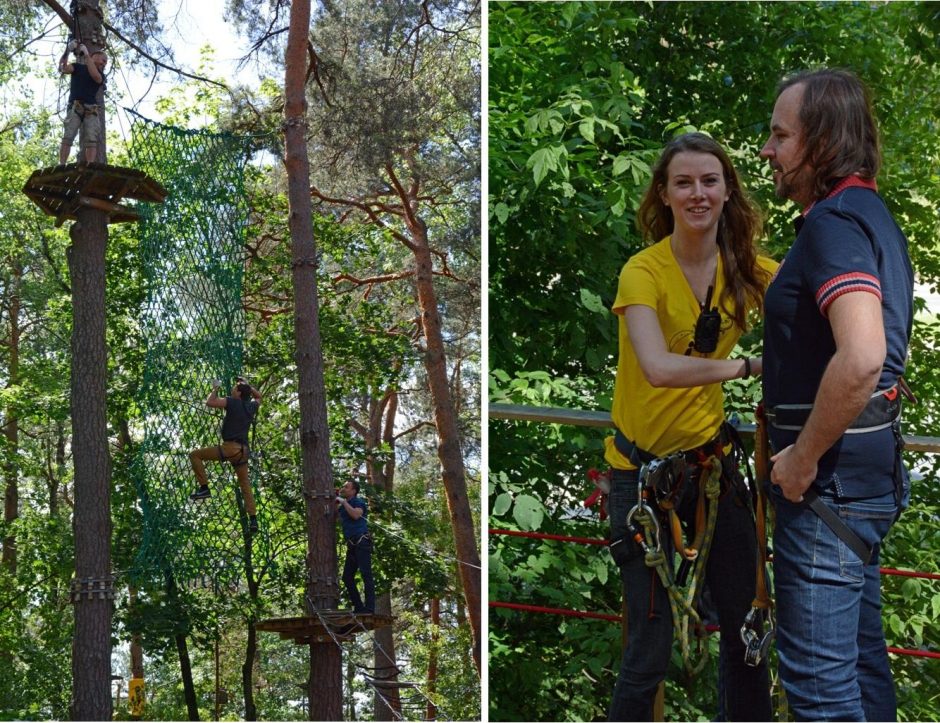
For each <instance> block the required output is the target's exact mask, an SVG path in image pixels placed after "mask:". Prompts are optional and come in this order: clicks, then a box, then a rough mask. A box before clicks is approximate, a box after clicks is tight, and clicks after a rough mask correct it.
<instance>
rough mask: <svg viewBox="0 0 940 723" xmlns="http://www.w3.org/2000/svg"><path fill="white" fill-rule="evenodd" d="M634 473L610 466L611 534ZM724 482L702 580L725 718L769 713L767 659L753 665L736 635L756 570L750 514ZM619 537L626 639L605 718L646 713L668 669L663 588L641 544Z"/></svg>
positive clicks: (626, 507)
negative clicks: (713, 614) (714, 630)
mask: <svg viewBox="0 0 940 723" xmlns="http://www.w3.org/2000/svg"><path fill="white" fill-rule="evenodd" d="M637 474H638V473H637V471H636V470H632V471H625V470H614V474H613V479H612V480H611V490H610V497H609V499H608V511H609V512H610V522H611V537H612V539H615V538H617V537H619V536H620V535H623V534H624V533H625V532H626V520H627V513H628V512H629V511H630V509H631V508H632V507H633V506H634V504H636V499H637V497H636V492H637V490H636V483H637ZM697 486H698V485H697V481H695V487H696V488H697ZM724 486H725V485H724V483H723V490H722V495H721V497H720V499H719V501H718V518H717V521H716V524H715V535H714V539H713V540H712V547H711V552H710V553H709V556H708V563H707V564H706V567H705V584H706V586H707V587H708V589H709V592H710V595H711V598H712V601H713V603H714V605H715V608H716V610H717V613H718V621H719V624H720V625H721V646H720V647H721V667H722V679H723V680H722V682H723V685H722V686H721V687H722V690H720V691H719V695H721V696H722V700H721V705H720V707H721V708H722V709H723V710H724V712H725V714H726V715H727V716H728V720H732V721H737V720H749V721H769V720H771V719H772V710H771V705H770V679H769V676H768V673H767V663H766V661H764V662H762V663H761V664H760V665H759V666H757V667H751V666H749V665H747V664H746V663H745V662H744V643H742V642H741V635H740V630H741V625H742V624H743V623H744V617H745V616H746V615H747V613H748V611H749V610H750V609H751V603H752V601H753V600H754V588H755V574H756V570H757V558H756V555H757V542H756V539H755V538H756V535H755V531H754V520H753V516H752V514H751V511H750V507H749V506H748V505H747V503H746V502H745V499H744V498H743V493H739V492H737V491H735V490H728V489H724ZM694 502H695V500H694V499H692V497H691V496H690V497H688V498H687V499H686V500H684V501H683V503H682V505H681V506H680V508H679V516H680V518H681V519H682V520H683V522H692V521H693V520H694V514H695V505H694ZM623 544H624V545H625V546H627V550H626V552H627V554H626V560H625V561H624V563H623V564H622V565H621V567H620V576H621V579H622V581H623V595H624V599H625V601H626V605H627V645H626V647H625V648H624V650H623V655H622V657H621V661H620V674H619V675H618V676H617V683H616V685H615V686H614V694H613V699H612V700H611V704H610V712H609V716H608V719H609V720H611V721H650V720H653V699H654V697H655V695H656V688H657V686H658V685H659V683H660V681H662V680H663V679H664V678H665V677H666V668H667V665H668V663H669V658H670V652H671V650H672V638H673V620H672V613H671V611H670V608H669V599H668V596H667V594H666V590H665V589H664V588H663V585H662V582H661V581H660V579H659V575H658V574H657V573H656V571H655V570H654V569H652V568H649V567H647V566H646V563H645V562H644V554H643V550H642V548H640V546H639V545H637V544H636V543H635V542H634V541H633V540H632V539H629V537H628V540H627V541H625V542H624V543H623ZM662 545H663V550H664V551H666V552H667V553H668V554H670V556H671V553H672V551H673V544H672V539H671V535H669V534H668V527H665V528H664V534H663V535H662Z"/></svg>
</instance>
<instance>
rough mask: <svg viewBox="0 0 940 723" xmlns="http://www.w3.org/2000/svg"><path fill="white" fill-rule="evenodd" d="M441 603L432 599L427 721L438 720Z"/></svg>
mask: <svg viewBox="0 0 940 723" xmlns="http://www.w3.org/2000/svg"><path fill="white" fill-rule="evenodd" d="M440 625H441V601H440V599H439V598H432V599H431V652H430V655H429V656H428V709H427V715H425V717H424V718H425V720H437V706H436V705H434V703H433V698H434V693H435V692H436V691H437V646H438V645H439V644H440V642H439V641H440V637H441V635H440Z"/></svg>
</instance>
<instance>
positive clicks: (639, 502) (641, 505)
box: [627, 464, 662, 552]
mask: <svg viewBox="0 0 940 723" xmlns="http://www.w3.org/2000/svg"><path fill="white" fill-rule="evenodd" d="M648 467H649V465H646V464H644V465H643V466H642V467H641V468H640V474H639V476H638V478H637V484H636V494H637V499H636V504H635V505H633V507H632V508H631V509H630V511H629V512H628V513H627V527H629V528H631V529H634V530H635V528H634V526H633V518H634V516H635V515H636V513H637V512H638V511H639V510H641V509H642V510H645V511H646V514H647V515H648V516H649V519H650V522H651V524H652V527H653V536H654V539H655V540H656V548H655V549H656V551H657V552H658V551H660V550H662V543H661V542H660V531H659V520H657V519H656V513H655V512H653V509H652V508H651V507H650V506H649V505H648V504H646V501H645V500H644V499H643V480H644V478H645V477H646V476H648V472H647V468H648Z"/></svg>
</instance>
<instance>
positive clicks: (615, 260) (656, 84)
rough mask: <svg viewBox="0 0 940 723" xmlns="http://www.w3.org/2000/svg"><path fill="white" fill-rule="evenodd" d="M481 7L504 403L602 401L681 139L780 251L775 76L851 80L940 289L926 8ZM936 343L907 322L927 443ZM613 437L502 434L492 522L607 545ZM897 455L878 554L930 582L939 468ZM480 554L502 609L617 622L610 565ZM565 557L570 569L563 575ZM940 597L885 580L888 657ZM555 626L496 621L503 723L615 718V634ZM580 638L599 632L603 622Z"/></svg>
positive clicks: (500, 546) (916, 677)
mask: <svg viewBox="0 0 940 723" xmlns="http://www.w3.org/2000/svg"><path fill="white" fill-rule="evenodd" d="M489 10H490V13H489V42H490V48H489V60H490V65H489V70H490V72H489V82H490V86H489V102H490V108H489V120H490V122H489V133H490V137H489V163H490V165H489V169H488V171H489V179H490V186H489V188H490V205H489V208H490V235H489V274H490V284H489V294H490V299H489V321H490V323H489V329H490V339H489V364H490V367H489V370H488V374H489V398H490V400H491V401H492V402H502V403H515V404H525V405H529V406H563V407H569V408H575V409H588V410H603V409H609V408H610V397H611V391H612V387H613V380H614V374H615V367H616V354H617V340H616V325H615V323H614V317H613V315H612V314H610V313H609V311H608V310H609V308H610V306H611V303H612V301H613V296H614V292H615V289H616V283H617V275H618V273H619V270H620V268H621V267H622V265H623V263H624V262H625V261H626V259H627V258H628V257H629V256H630V254H632V253H634V252H635V251H636V250H638V249H639V248H640V246H641V240H640V238H639V236H638V234H637V231H636V230H635V227H634V220H635V211H636V208H637V205H638V203H639V201H640V198H641V194H642V192H643V190H644V188H645V185H646V183H647V182H648V179H649V166H650V164H651V163H652V162H653V160H654V159H655V158H656V156H657V155H658V152H659V149H660V148H661V147H662V145H663V143H664V142H665V141H666V140H668V139H669V138H670V137H672V135H673V134H676V133H681V132H684V131H686V130H688V129H691V128H695V129H699V130H704V131H706V132H708V133H710V134H711V135H713V136H714V137H715V138H716V139H717V140H719V142H721V143H722V144H723V145H724V146H725V147H726V148H727V149H728V150H729V152H730V154H731V155H732V158H733V160H734V162H735V165H736V166H737V168H738V170H739V172H740V173H741V175H742V177H743V179H744V182H745V184H746V186H747V187H748V189H749V191H750V193H751V195H752V196H753V197H754V198H755V200H756V201H757V202H758V203H759V204H760V205H761V207H762V208H763V209H764V212H765V217H766V224H765V231H766V233H765V237H764V239H763V242H762V246H763V247H764V248H765V249H766V251H767V252H768V253H769V254H770V255H772V256H774V257H775V258H778V259H779V258H781V257H782V256H783V254H784V253H785V252H786V249H787V248H788V246H789V244H790V242H791V240H792V235H793V232H792V226H791V225H790V219H791V218H792V216H793V215H794V209H793V208H792V206H790V204H788V203H787V202H784V201H781V200H779V199H777V198H775V197H774V195H773V188H772V184H771V183H770V178H769V174H768V171H767V164H766V162H764V161H761V160H760V159H759V158H758V155H757V154H758V151H759V149H760V147H761V145H762V144H763V142H764V141H765V140H766V137H767V133H768V128H767V122H768V119H769V117H770V112H771V109H772V105H773V99H774V97H775V88H776V85H777V82H778V81H779V80H780V78H781V77H782V76H784V75H785V74H787V73H789V72H792V71H795V70H798V69H802V68H805V67H815V66H819V65H824V64H826V65H831V66H843V67H848V68H851V69H853V70H855V71H856V72H857V73H859V75H860V76H861V77H862V78H863V80H865V81H866V83H867V84H868V85H869V87H870V89H871V91H872V97H873V102H874V107H875V112H876V115H877V117H878V120H879V124H880V131H881V140H882V146H883V149H884V164H883V170H882V172H881V173H880V175H879V189H880V191H881V193H882V195H883V196H884V197H885V199H886V200H887V202H888V204H889V206H890V208H891V210H892V212H893V213H894V214H895V217H896V218H897V219H898V222H899V224H900V225H901V227H902V228H903V229H904V231H905V233H906V234H907V236H908V238H909V240H910V248H911V257H912V261H913V263H914V266H915V269H916V272H917V276H918V279H919V280H920V281H921V282H923V283H924V284H926V285H927V286H928V287H929V288H932V289H936V288H938V286H940V266H938V262H937V255H938V252H940V248H938V245H937V238H940V218H938V217H937V215H936V211H935V209H936V208H937V207H938V204H940V184H938V183H936V181H937V179H938V172H940V171H938V168H940V141H938V138H940V137H938V134H937V125H936V124H937V118H936V112H935V109H936V108H937V107H940V97H938V93H940V65H938V61H940V42H938V35H937V28H938V25H937V19H938V14H937V9H936V7H935V6H933V5H932V4H930V3H909V4H898V3H892V4H888V5H878V4H869V3H815V4H809V3H726V4H718V3H692V2H679V3H655V4H654V3H648V4H641V3H630V4H624V3H611V2H591V3H588V2H563V3H523V2H500V3H491V4H490V6H489ZM920 303H921V305H922V304H923V302H920ZM938 333H940V325H938V324H937V322H936V320H935V319H933V318H930V317H929V316H928V315H921V316H920V317H919V319H918V321H917V322H916V323H915V329H914V338H913V340H912V344H911V358H910V363H909V368H908V373H907V375H906V376H907V378H908V379H909V381H910V382H911V384H912V386H913V387H914V389H915V391H916V393H917V394H918V395H919V397H920V399H921V403H920V405H918V406H916V407H909V408H908V409H907V410H906V411H905V419H906V420H907V426H906V429H905V431H906V432H907V433H909V434H923V435H931V434H933V435H936V430H937V424H936V422H937V412H936V409H937V407H936V401H935V400H936V399H937V392H938V391H940V390H938V389H937V388H936V387H937V384H938V382H937V371H936V364H935V363H934V360H935V358H936V353H937V352H936V350H937V348H938V341H940V337H938ZM759 344H760V329H759V327H758V329H757V330H755V331H754V332H752V333H750V334H749V335H747V336H746V337H744V338H743V339H742V341H741V345H740V346H741V349H740V351H741V353H758V354H759ZM725 392H726V401H727V407H728V412H729V414H731V413H734V414H737V415H738V417H739V418H740V419H741V421H744V422H748V421H752V419H753V416H752V415H753V411H752V410H753V408H754V405H755V403H756V401H757V400H758V399H759V395H760V386H759V381H758V380H749V381H748V382H746V383H742V382H734V383H729V384H726V385H725ZM606 434H607V431H606V430H602V429H596V428H589V427H575V426H563V425H555V424H534V423H527V422H512V421H503V420H493V421H491V422H490V434H489V442H490V446H489V463H490V465H489V475H490V476H489V511H490V526H491V527H509V528H514V529H539V530H540V531H542V532H550V533H561V534H569V535H574V536H579V533H580V534H581V535H583V536H587V537H604V536H605V535H606V534H607V529H606V525H604V526H602V525H599V524H597V523H595V522H589V521H586V520H584V519H583V518H582V517H581V516H579V515H575V514H574V512H573V511H574V510H575V509H576V508H577V507H578V500H579V499H580V498H583V497H585V496H587V494H588V493H589V492H590V491H591V490H592V485H591V484H590V483H589V482H588V481H587V479H586V476H585V473H586V471H587V469H589V468H590V467H591V466H592V465H599V464H603V462H602V445H601V442H602V439H603V437H604V436H605V435H606ZM907 461H908V463H909V464H910V465H911V466H912V467H913V468H915V469H917V470H918V472H919V473H920V474H922V475H923V479H922V480H921V481H920V482H918V483H917V484H916V485H915V490H914V501H915V506H914V507H913V508H912V510H910V511H908V512H907V513H905V515H904V517H902V519H901V522H900V523H899V524H898V526H897V527H896V529H895V531H894V532H893V533H892V535H891V537H890V538H889V542H888V544H886V547H885V551H884V553H883V555H882V558H883V561H884V562H885V564H892V565H899V566H904V567H909V568H914V569H928V570H932V569H934V565H933V558H934V557H935V556H936V552H935V547H936V546H935V545H931V544H927V545H924V544H923V541H924V540H931V541H932V540H933V539H935V535H934V534H933V532H932V523H931V516H930V515H931V511H932V510H933V509H934V508H935V507H936V505H937V504H938V503H940V497H938V495H940V485H937V484H936V481H935V480H936V477H937V472H938V471H940V459H938V458H936V457H935V456H928V455H909V456H908V459H907ZM585 530H590V532H588V534H584V532H585ZM918 539H919V540H920V541H921V542H920V544H918V543H917V542H916V541H917V540H918ZM489 548H490V579H491V582H490V596H491V599H492V600H508V601H514V602H525V603H531V604H536V605H538V604H543V605H551V606H555V607H566V608H571V609H577V610H591V611H608V610H611V609H616V608H617V600H619V595H620V591H619V576H618V575H617V573H616V568H614V567H613V565H612V563H610V566H609V569H608V574H607V582H606V584H602V583H601V582H600V580H599V579H597V580H594V581H593V584H590V585H588V584H586V583H585V581H584V580H583V579H581V576H583V575H584V574H589V573H585V571H591V570H593V569H594V567H593V561H594V560H595V559H596V558H597V552H596V551H594V550H585V549H580V548H581V546H577V549H576V551H575V552H574V553H571V554H575V555H577V556H578V557H577V561H576V562H574V561H572V560H570V559H567V557H563V556H562V553H560V551H559V549H558V544H556V543H539V544H537V543H535V542H532V541H530V540H521V541H520V538H515V537H502V536H493V537H491V540H490V546H489ZM568 554H569V553H567V552H566V553H565V555H568ZM559 560H563V564H562V567H567V569H568V570H569V571H570V570H578V573H577V574H572V573H570V572H569V573H568V574H567V575H564V576H562V575H560V574H559V573H560V568H559ZM898 585H899V586H900V587H897V586H898ZM933 585H934V583H920V584H915V583H911V582H908V583H906V584H905V583H903V582H902V583H897V581H896V580H894V579H886V582H885V596H884V600H885V620H886V622H887V626H888V629H889V636H891V637H892V639H893V640H895V641H896V642H897V644H899V645H900V644H902V643H901V641H902V640H904V641H907V642H906V643H905V644H906V645H915V644H924V645H925V647H927V648H930V649H940V647H938V646H937V645H935V644H934V645H932V644H931V643H932V642H933V641H932V640H930V639H929V636H930V635H931V633H930V631H929V626H928V625H927V622H926V621H927V619H928V616H930V615H932V614H933V610H932V608H931V605H933V603H932V600H933V597H934V595H933V593H934V592H935V591H934V590H933V587H932V586H933ZM928 586H929V587H928ZM938 604H940V603H938ZM558 620H559V618H555V617H551V616H542V615H535V614H524V613H517V612H507V611H504V610H498V609H493V610H491V615H490V621H491V636H490V651H491V659H490V716H491V719H494V720H497V719H498V720H518V719H528V720H541V719H545V720H549V719H556V718H557V717H558V716H559V711H560V710H564V711H565V713H564V715H565V716H567V717H570V718H571V719H581V720H589V719H592V718H597V717H602V716H603V715H604V709H605V707H606V705H607V702H608V701H609V696H610V691H611V690H612V688H613V681H614V676H615V674H616V670H617V666H618V664H617V661H616V651H617V650H618V648H619V640H618V637H617V635H616V633H615V632H614V631H612V632H611V637H610V640H609V644H610V651H609V652H608V653H606V654H605V653H604V652H599V651H598V650H596V649H594V648H590V647H588V646H582V647H577V646H569V647H566V646H567V641H565V640H558V636H557V635H556V636H552V635H551V633H550V632H548V629H549V628H557V625H558ZM566 623H567V620H566ZM578 624H580V625H585V626H594V627H595V628H597V627H600V628H604V623H600V622H596V621H587V622H579V623H578ZM573 625H574V623H570V624H568V627H567V628H566V631H567V633H568V635H572V632H571V630H572V629H573V628H572V626H573ZM543 626H544V629H543ZM610 628H611V629H615V628H616V626H610ZM605 629H606V628H605ZM533 631H537V632H534V633H533ZM539 632H542V633H543V634H542V635H541V636H539V634H538V633H539ZM530 661H531V662H532V664H531V665H530ZM559 661H564V662H565V663H566V664H567V663H568V661H571V665H581V666H582V667H583V668H584V669H585V670H592V668H591V665H592V663H591V662H590V661H595V662H594V663H593V666H594V668H598V667H599V669H601V670H602V671H603V672H602V673H601V674H599V675H594V674H593V673H592V678H594V679H595V680H596V681H597V683H596V686H595V687H594V689H593V691H592V693H593V695H592V696H587V697H586V698H582V697H580V696H579V695H578V694H576V693H574V692H573V691H572V686H574V685H575V683H574V682H573V681H575V680H577V678H572V677H571V675H570V671H568V672H569V675H562V674H561V672H560V671H561V670H562V668H563V667H564V665H563V664H562V663H560V662H559ZM611 661H612V662H611ZM892 664H893V667H894V672H895V676H896V680H897V685H898V688H899V691H900V696H901V715H902V716H904V717H905V718H908V719H917V718H934V717H936V715H937V714H936V710H937V708H936V702H935V701H934V699H933V697H932V694H930V693H929V691H930V690H932V689H935V688H936V684H937V682H940V681H937V680H935V676H937V675H938V673H937V667H936V666H935V665H932V664H931V663H930V662H926V661H923V660H919V659H909V658H902V657H900V656H893V657H892ZM608 665H609V666H610V669H609V670H608V668H607V666H608ZM677 673H678V671H677V670H673V671H672V672H671V673H670V678H671V679H674V678H676V676H677ZM708 676H709V677H707V678H705V679H703V680H702V681H700V683H699V684H696V685H695V686H694V687H692V688H690V689H689V690H685V689H684V688H682V687H677V683H675V682H673V681H672V680H671V681H670V683H669V686H670V687H669V689H668V691H667V717H668V718H670V719H686V720H690V719H706V720H707V719H709V718H711V717H712V716H713V715H714V713H715V710H714V705H715V704H714V700H715V698H714V692H713V691H714V687H715V686H714V682H713V681H714V678H713V677H711V676H712V673H711V672H709V673H708ZM925 680H928V681H930V682H928V683H925V682H924V681H925ZM561 699H563V700H564V701H565V703H566V705H567V706H568V707H562V706H560V705H559V700H561Z"/></svg>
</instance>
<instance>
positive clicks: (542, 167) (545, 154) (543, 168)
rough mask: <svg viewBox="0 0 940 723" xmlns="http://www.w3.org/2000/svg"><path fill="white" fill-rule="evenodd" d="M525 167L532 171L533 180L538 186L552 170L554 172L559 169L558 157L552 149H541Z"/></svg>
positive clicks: (530, 158)
mask: <svg viewBox="0 0 940 723" xmlns="http://www.w3.org/2000/svg"><path fill="white" fill-rule="evenodd" d="M525 165H526V168H531V169H532V180H534V181H535V185H536V186H538V185H539V184H540V183H541V182H542V180H543V179H544V178H545V175H546V174H547V173H548V172H549V171H550V170H551V171H554V170H556V169H557V168H558V162H557V160H556V156H555V154H554V153H553V152H552V150H551V149H550V148H539V149H538V150H537V151H536V152H535V153H533V154H532V155H531V156H529V160H528V161H526V164H525Z"/></svg>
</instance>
